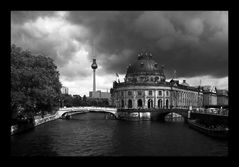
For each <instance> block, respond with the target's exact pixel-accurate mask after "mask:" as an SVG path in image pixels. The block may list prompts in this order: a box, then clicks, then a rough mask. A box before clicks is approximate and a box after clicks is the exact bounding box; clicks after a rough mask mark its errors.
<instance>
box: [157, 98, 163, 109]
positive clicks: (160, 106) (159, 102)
mask: <svg viewBox="0 0 239 167" xmlns="http://www.w3.org/2000/svg"><path fill="white" fill-rule="evenodd" d="M158 108H163V102H162V99H159V100H158Z"/></svg>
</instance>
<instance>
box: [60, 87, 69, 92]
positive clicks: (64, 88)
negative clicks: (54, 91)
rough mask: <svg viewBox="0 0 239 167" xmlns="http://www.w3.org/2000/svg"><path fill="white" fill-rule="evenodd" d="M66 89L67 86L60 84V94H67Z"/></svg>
mask: <svg viewBox="0 0 239 167" xmlns="http://www.w3.org/2000/svg"><path fill="white" fill-rule="evenodd" d="M68 91H69V89H68V88H67V87H65V86H62V87H61V93H62V94H69V92H68Z"/></svg>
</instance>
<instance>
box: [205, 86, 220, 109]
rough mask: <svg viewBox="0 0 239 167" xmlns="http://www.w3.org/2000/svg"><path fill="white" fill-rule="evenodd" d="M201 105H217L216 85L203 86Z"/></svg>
mask: <svg viewBox="0 0 239 167" xmlns="http://www.w3.org/2000/svg"><path fill="white" fill-rule="evenodd" d="M202 89H203V106H204V107H213V106H215V107H216V106H217V93H216V87H213V86H203V87H202Z"/></svg>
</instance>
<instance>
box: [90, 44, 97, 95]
mask: <svg viewBox="0 0 239 167" xmlns="http://www.w3.org/2000/svg"><path fill="white" fill-rule="evenodd" d="M93 57H94V58H93V63H92V64H91V68H92V69H93V92H95V89H96V88H95V87H96V86H95V70H96V69H97V67H98V66H97V64H96V59H95V55H94V42H93Z"/></svg>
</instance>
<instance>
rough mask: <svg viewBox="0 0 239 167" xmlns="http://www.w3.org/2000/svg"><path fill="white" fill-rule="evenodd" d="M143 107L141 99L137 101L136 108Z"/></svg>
mask: <svg viewBox="0 0 239 167" xmlns="http://www.w3.org/2000/svg"><path fill="white" fill-rule="evenodd" d="M142 106H143V102H142V100H141V99H139V100H138V107H142Z"/></svg>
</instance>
